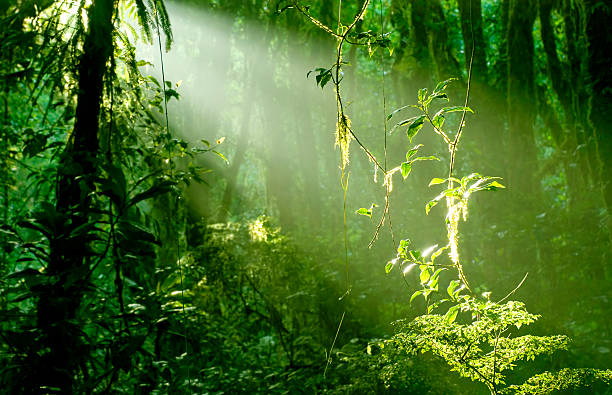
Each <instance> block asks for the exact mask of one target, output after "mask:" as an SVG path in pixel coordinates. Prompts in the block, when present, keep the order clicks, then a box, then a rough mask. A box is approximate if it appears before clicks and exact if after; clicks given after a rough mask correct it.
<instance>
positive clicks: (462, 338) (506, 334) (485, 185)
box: [357, 80, 612, 394]
mask: <svg viewBox="0 0 612 395" xmlns="http://www.w3.org/2000/svg"><path fill="white" fill-rule="evenodd" d="M450 82H451V80H447V81H444V82H441V83H439V84H438V85H437V86H436V87H435V89H434V90H433V92H432V93H431V94H429V95H428V91H427V89H421V90H419V93H418V98H417V104H416V105H410V106H404V107H402V108H400V109H398V110H396V111H394V112H393V113H392V114H390V115H389V116H388V119H391V118H392V117H393V116H394V115H395V114H396V113H397V112H398V111H400V110H403V109H406V108H415V109H417V110H418V111H419V113H420V114H419V115H416V116H413V117H411V118H408V119H406V120H403V121H401V122H398V123H397V124H396V125H395V127H394V129H396V128H402V127H406V133H407V136H408V139H409V140H410V141H411V142H412V140H413V139H414V138H415V137H416V135H417V134H418V132H419V131H420V130H421V128H422V127H423V125H424V124H430V125H431V127H432V129H433V131H434V133H435V134H437V135H438V136H440V138H442V139H443V140H444V142H445V143H446V144H447V146H448V152H449V156H450V161H449V169H448V175H446V176H444V177H439V178H438V177H436V178H433V179H432V180H431V181H430V183H429V187H435V186H439V185H444V186H445V187H446V188H445V189H444V190H443V191H441V192H440V193H439V194H438V195H437V196H436V197H434V198H433V199H432V200H430V201H429V202H428V203H427V204H426V207H425V211H426V213H427V214H428V213H429V211H430V210H431V209H432V208H433V207H434V206H436V205H437V204H438V203H440V202H445V203H446V217H445V225H446V230H447V243H446V244H445V245H444V246H442V247H438V245H437V244H436V245H434V246H433V247H430V248H428V249H427V250H425V251H419V250H416V249H411V248H410V241H409V240H407V239H406V240H401V241H400V243H399V246H398V248H397V254H396V256H395V257H394V258H393V259H391V260H390V261H389V262H387V264H386V265H385V270H386V272H387V273H389V272H390V271H392V270H393V269H394V268H395V267H396V266H397V267H399V269H400V270H402V274H403V275H406V274H407V273H408V272H410V271H411V270H412V269H413V268H417V267H418V269H419V280H420V286H421V289H419V290H416V291H415V292H414V293H413V294H412V296H411V298H410V302H412V301H413V300H414V299H416V298H418V297H421V296H422V297H423V298H424V300H425V302H426V314H425V315H421V316H419V317H416V318H415V319H413V320H400V321H397V322H395V323H394V324H395V327H396V329H397V332H396V334H395V335H394V336H393V337H392V338H391V339H389V340H387V341H384V342H382V343H381V344H380V346H381V347H382V348H383V349H385V348H386V349H393V350H397V349H399V350H401V351H404V352H406V353H408V354H411V355H415V354H418V353H425V352H431V353H433V354H434V355H436V356H438V357H440V358H442V359H443V360H444V361H445V362H446V363H447V364H448V365H449V366H450V368H451V370H452V371H455V372H457V373H459V375H461V376H462V377H466V378H469V379H471V380H473V381H477V382H480V383H483V384H484V385H486V387H487V388H488V389H489V391H490V392H491V394H501V393H521V394H522V393H549V392H550V391H553V390H560V389H563V390H567V389H572V388H576V387H581V386H582V387H584V386H588V385H590V384H591V383H592V382H595V381H603V382H605V383H610V382H611V381H612V371H610V370H606V371H601V370H594V369H564V370H562V371H560V372H558V373H550V372H546V373H544V374H541V375H537V376H534V377H532V378H530V379H529V380H527V381H526V382H525V383H524V384H522V385H508V384H507V383H506V373H505V372H506V371H508V370H512V369H513V368H514V367H515V366H516V364H517V363H518V362H519V361H528V360H533V359H534V358H535V357H536V356H538V355H542V354H547V355H550V354H552V353H554V352H555V351H557V350H565V349H567V346H568V341H569V340H568V338H567V337H566V336H563V335H555V336H533V335H529V334H527V335H522V336H515V334H516V332H517V331H518V330H520V329H521V327H522V326H527V325H530V324H532V323H533V322H535V321H536V320H537V319H538V318H539V316H537V315H534V314H531V313H529V312H527V310H526V309H525V305H524V304H523V303H521V302H518V301H506V300H507V299H508V298H509V297H510V296H511V295H512V294H514V292H515V291H516V290H517V289H518V287H520V285H522V282H521V283H520V284H519V286H517V287H516V288H515V289H514V290H513V291H512V292H511V293H510V294H508V295H507V296H506V297H504V298H502V299H500V300H498V301H492V300H491V293H490V292H486V293H484V294H483V295H476V293H475V292H474V290H473V289H472V287H471V286H470V283H469V281H468V278H467V276H466V274H465V271H464V270H463V265H462V262H461V259H460V253H459V251H460V248H459V247H460V246H459V241H458V237H459V223H460V222H461V220H464V221H465V220H467V216H468V203H469V199H470V197H471V196H472V194H473V193H474V192H478V191H494V190H498V189H502V188H504V186H503V185H502V184H501V183H500V182H499V181H498V180H499V177H489V176H483V175H481V174H479V173H471V174H469V175H467V176H464V177H461V178H458V177H456V176H455V174H454V167H455V155H456V151H457V145H458V143H459V141H460V139H461V136H462V132H463V128H464V126H465V114H466V112H472V110H471V109H470V108H469V107H467V106H453V107H442V108H441V109H440V110H439V111H438V112H436V113H435V114H433V115H432V114H431V113H430V105H431V104H432V103H433V102H434V101H435V100H444V101H448V96H447V94H446V92H445V90H446V87H447V86H448V84H449V83H450ZM466 102H467V100H466ZM451 112H462V117H461V120H460V122H459V126H458V127H457V130H456V132H454V133H452V132H450V131H448V130H445V129H444V121H445V116H446V114H448V113H451ZM421 147H422V144H417V145H415V146H414V147H413V148H412V149H410V150H409V151H408V152H407V153H406V162H403V163H401V164H400V165H399V166H397V167H395V168H393V169H391V170H389V171H388V172H387V174H386V175H385V182H386V183H390V182H391V181H390V180H391V177H392V176H393V174H395V173H396V172H401V174H402V176H403V178H407V177H408V175H409V174H410V170H411V164H412V163H413V162H414V161H416V160H422V159H432V158H433V159H437V158H435V157H415V155H416V153H417V151H418V150H419V149H420V148H421ZM413 158H414V159H413ZM363 210H364V209H360V210H358V211H357V213H358V214H362V215H367V212H364V211H363ZM366 211H367V210H366ZM370 212H371V210H370ZM444 252H447V255H448V257H449V260H450V264H449V263H440V262H441V261H442V259H443V258H442V255H443V253H444ZM452 271H454V272H455V274H454V276H455V278H451V279H450V280H447V281H448V283H445V285H446V284H447V285H446V287H445V288H446V289H445V291H446V292H440V286H441V285H440V276H441V275H442V273H444V272H452ZM524 280H525V279H523V281H524Z"/></svg>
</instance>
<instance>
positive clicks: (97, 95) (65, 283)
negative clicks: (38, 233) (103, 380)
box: [37, 0, 115, 393]
mask: <svg viewBox="0 0 612 395" xmlns="http://www.w3.org/2000/svg"><path fill="white" fill-rule="evenodd" d="M114 7H115V3H114V0H95V1H94V2H93V4H92V5H91V6H90V8H89V11H88V17H89V23H88V33H87V36H86V38H85V42H84V45H83V54H82V56H81V59H80V62H79V82H78V88H79V90H78V103H77V108H76V120H75V126H74V130H73V132H72V135H71V140H70V141H69V142H68V144H67V146H66V149H65V151H64V153H63V156H62V159H61V162H60V167H59V170H58V187H57V203H56V210H57V215H58V216H59V218H62V219H63V220H64V221H65V222H64V223H62V224H61V225H60V229H59V230H58V233H57V234H56V235H55V237H54V238H53V239H52V240H50V256H51V257H50V262H49V266H48V267H47V270H46V274H47V277H48V285H47V289H46V291H45V292H44V293H43V294H41V295H40V298H39V301H38V310H37V312H38V313H37V325H38V328H39V329H40V330H41V332H42V344H43V349H44V348H46V349H47V350H48V352H46V353H45V355H44V356H43V358H42V361H41V366H40V369H39V371H38V373H39V376H38V380H39V381H40V382H39V383H38V384H39V385H40V386H48V387H54V388H58V389H59V390H60V391H61V392H62V393H72V392H73V391H74V390H75V388H74V376H75V371H76V368H77V366H78V361H79V360H82V359H83V357H84V355H83V354H84V353H85V352H86V351H85V349H84V348H83V346H82V343H81V340H80V330H79V328H78V326H77V325H78V324H75V323H74V320H75V318H76V312H77V309H78V308H79V305H80V303H81V299H82V297H83V292H84V289H85V283H86V281H87V275H88V271H89V267H88V266H87V261H86V259H87V255H88V242H87V233H88V232H87V231H86V230H77V228H78V227H79V226H81V225H84V224H86V223H87V221H88V220H89V219H90V216H91V198H90V195H91V192H93V176H94V175H95V172H96V159H97V153H98V129H99V124H98V115H99V113H100V105H101V100H102V94H103V91H102V89H103V79H104V74H105V73H106V70H107V69H106V67H107V65H106V64H107V61H108V59H109V57H110V55H111V52H112V50H113V36H112V31H113V24H112V15H113V11H114ZM71 233H72V235H71Z"/></svg>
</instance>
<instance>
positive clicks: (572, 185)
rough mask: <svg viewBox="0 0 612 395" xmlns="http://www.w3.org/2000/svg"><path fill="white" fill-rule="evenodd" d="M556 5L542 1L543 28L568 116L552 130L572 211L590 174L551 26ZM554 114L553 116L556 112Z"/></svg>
mask: <svg viewBox="0 0 612 395" xmlns="http://www.w3.org/2000/svg"><path fill="white" fill-rule="evenodd" d="M552 6H553V0H541V1H540V2H539V12H540V31H541V37H542V43H543V45H544V52H545V53H546V66H547V70H548V76H549V78H550V81H551V85H552V87H553V89H554V91H555V92H556V93H557V96H558V98H559V102H560V103H561V107H562V108H563V113H564V118H565V119H564V127H563V128H561V127H552V128H551V129H550V130H551V133H552V135H553V139H554V140H555V143H556V145H557V147H558V149H559V150H561V151H562V155H563V165H564V169H565V173H566V175H567V184H568V192H569V203H568V211H570V212H571V211H572V207H573V206H574V204H575V203H576V202H577V201H578V199H579V198H580V196H582V195H583V194H584V190H585V183H584V175H585V174H588V170H587V169H584V168H581V166H578V164H580V163H582V161H581V160H580V158H579V156H580V153H579V151H578V149H577V148H578V139H577V136H576V116H575V113H574V108H573V106H572V97H573V96H574V89H573V87H572V84H569V83H568V82H569V81H571V80H570V79H569V78H568V76H564V73H563V69H562V65H561V62H560V60H559V57H558V55H557V44H556V42H555V34H554V31H553V28H552V25H551V11H552ZM550 115H551V116H552V114H550ZM559 126H561V125H559ZM563 129H565V130H563Z"/></svg>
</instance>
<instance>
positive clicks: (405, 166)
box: [401, 162, 412, 179]
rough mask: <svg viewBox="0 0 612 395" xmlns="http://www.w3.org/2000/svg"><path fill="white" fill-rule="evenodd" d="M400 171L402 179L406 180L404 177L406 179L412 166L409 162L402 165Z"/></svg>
mask: <svg viewBox="0 0 612 395" xmlns="http://www.w3.org/2000/svg"><path fill="white" fill-rule="evenodd" d="M401 170H402V177H404V179H406V177H408V175H409V174H410V171H411V170H412V164H410V163H409V162H404V163H402V165H401Z"/></svg>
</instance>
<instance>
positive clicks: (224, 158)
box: [211, 150, 229, 164]
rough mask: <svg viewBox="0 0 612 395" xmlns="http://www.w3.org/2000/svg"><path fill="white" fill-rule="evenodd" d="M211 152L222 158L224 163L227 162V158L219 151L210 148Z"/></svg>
mask: <svg viewBox="0 0 612 395" xmlns="http://www.w3.org/2000/svg"><path fill="white" fill-rule="evenodd" d="M211 152H212V153H214V154H216V155H217V156H219V157H220V158H221V159H223V161H224V162H225V163H226V164H229V160H227V158H226V157H225V156H224V155H223V154H222V153H221V152H219V151H215V150H211Z"/></svg>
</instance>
